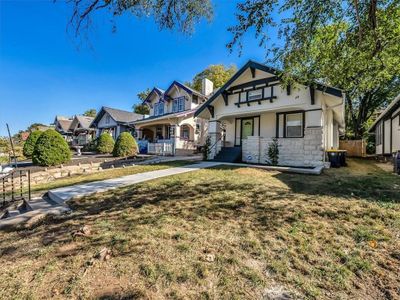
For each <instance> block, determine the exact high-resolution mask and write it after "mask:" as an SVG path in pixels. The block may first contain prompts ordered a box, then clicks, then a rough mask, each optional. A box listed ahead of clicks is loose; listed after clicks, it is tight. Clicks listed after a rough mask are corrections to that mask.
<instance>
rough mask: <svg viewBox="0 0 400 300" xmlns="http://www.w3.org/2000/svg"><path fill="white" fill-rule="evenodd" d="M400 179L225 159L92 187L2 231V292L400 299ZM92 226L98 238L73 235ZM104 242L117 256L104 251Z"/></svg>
mask: <svg viewBox="0 0 400 300" xmlns="http://www.w3.org/2000/svg"><path fill="white" fill-rule="evenodd" d="M356 167H357V168H359V169H360V170H362V171H361V172H360V171H355V168H356ZM336 181H339V184H338V185H336V184H334V182H336ZM399 185H400V179H399V177H396V176H393V175H390V174H388V173H385V172H384V171H382V170H381V169H380V168H377V167H376V166H375V165H373V164H372V163H370V162H364V161H351V165H350V168H347V169H340V170H328V171H327V172H326V173H325V174H324V175H321V176H305V175H291V174H282V173H279V172H268V171H264V170H256V169H250V168H228V167H223V168H215V169H209V170H201V171H198V172H196V173H191V174H182V175H177V176H173V177H169V178H164V179H160V180H154V181H151V182H147V183H143V184H140V185H135V186H132V187H128V188H124V189H119V190H116V191H112V192H109V193H104V194H102V195H101V196H99V195H96V196H91V197H86V198H83V199H79V200H76V201H74V202H73V203H72V204H71V205H72V206H73V207H74V209H75V210H74V213H72V214H71V215H68V216H64V217H62V218H57V219H48V220H46V221H45V222H43V223H42V224H40V225H39V226H37V227H36V228H34V229H31V230H24V231H19V232H11V233H1V234H2V237H1V242H0V254H1V258H0V263H1V265H2V268H1V271H0V278H2V280H1V281H0V297H1V298H10V297H11V298H13V297H14V298H17V299H20V298H31V299H32V298H33V299H43V298H55V299H65V298H90V299H93V298H95V299H121V298H123V299H262V298H263V297H266V296H268V295H271V294H272V293H275V294H276V293H277V294H279V293H282V291H284V292H286V294H289V295H291V296H292V297H293V298H309V299H398V298H399V297H400V290H399V287H400V278H399V276H398V274H399V273H400V250H399V249H400V234H399V232H400V186H399ZM82 225H89V226H90V227H91V231H92V233H91V234H90V236H88V237H77V238H73V237H72V236H71V232H73V231H74V230H76V229H77V228H79V227H80V226H82ZM103 247H107V248H109V249H111V250H112V253H113V254H112V258H111V259H110V260H108V261H99V260H93V256H94V255H95V254H96V253H97V252H98V251H99V250H100V249H102V248H103Z"/></svg>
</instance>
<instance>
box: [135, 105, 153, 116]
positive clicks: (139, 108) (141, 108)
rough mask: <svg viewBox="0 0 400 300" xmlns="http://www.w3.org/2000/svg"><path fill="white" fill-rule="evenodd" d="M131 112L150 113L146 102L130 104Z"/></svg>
mask: <svg viewBox="0 0 400 300" xmlns="http://www.w3.org/2000/svg"><path fill="white" fill-rule="evenodd" d="M132 108H133V112H134V113H137V114H140V115H148V114H150V108H149V107H148V106H147V105H146V104H135V105H133V106H132Z"/></svg>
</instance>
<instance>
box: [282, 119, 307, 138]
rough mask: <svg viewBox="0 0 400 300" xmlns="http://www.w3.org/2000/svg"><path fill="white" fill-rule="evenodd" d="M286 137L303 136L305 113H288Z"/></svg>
mask: <svg viewBox="0 0 400 300" xmlns="http://www.w3.org/2000/svg"><path fill="white" fill-rule="evenodd" d="M285 130H286V131H285V132H286V137H303V113H295V114H287V115H286V124H285Z"/></svg>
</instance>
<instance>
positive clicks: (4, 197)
mask: <svg viewBox="0 0 400 300" xmlns="http://www.w3.org/2000/svg"><path fill="white" fill-rule="evenodd" d="M2 179H3V206H4V205H6V184H5V182H4V179H5V178H4V177H3V178H2Z"/></svg>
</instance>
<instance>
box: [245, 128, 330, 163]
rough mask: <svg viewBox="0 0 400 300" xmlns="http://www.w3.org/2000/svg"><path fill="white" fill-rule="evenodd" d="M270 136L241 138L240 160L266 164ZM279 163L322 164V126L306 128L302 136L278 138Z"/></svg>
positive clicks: (270, 140)
mask: <svg viewBox="0 0 400 300" xmlns="http://www.w3.org/2000/svg"><path fill="white" fill-rule="evenodd" d="M271 142H272V138H263V137H258V136H250V137H248V138H247V139H245V140H242V160H243V161H244V162H248V163H258V164H267V163H268V161H269V157H268V146H269V144H270V143H271ZM278 143H279V165H288V166H321V165H323V164H324V148H323V146H322V145H323V131H322V127H315V128H314V127H313V128H306V129H305V130H304V138H279V139H278Z"/></svg>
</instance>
